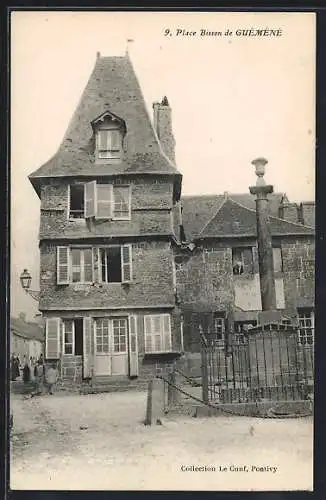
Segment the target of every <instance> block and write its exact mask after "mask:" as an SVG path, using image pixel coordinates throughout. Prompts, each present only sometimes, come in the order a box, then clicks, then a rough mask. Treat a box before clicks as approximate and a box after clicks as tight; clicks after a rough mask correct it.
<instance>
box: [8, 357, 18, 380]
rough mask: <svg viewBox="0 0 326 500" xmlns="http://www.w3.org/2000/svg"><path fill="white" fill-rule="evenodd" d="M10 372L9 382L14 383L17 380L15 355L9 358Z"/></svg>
mask: <svg viewBox="0 0 326 500" xmlns="http://www.w3.org/2000/svg"><path fill="white" fill-rule="evenodd" d="M10 372H11V374H10V375H11V377H10V378H11V380H12V381H14V380H16V378H17V358H16V356H15V353H13V354H12V355H11V358H10Z"/></svg>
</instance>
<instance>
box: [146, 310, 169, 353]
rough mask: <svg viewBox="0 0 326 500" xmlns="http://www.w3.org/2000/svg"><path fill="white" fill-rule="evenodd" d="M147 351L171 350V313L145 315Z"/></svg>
mask: <svg viewBox="0 0 326 500" xmlns="http://www.w3.org/2000/svg"><path fill="white" fill-rule="evenodd" d="M144 331H145V352H146V353H148V354H150V353H160V352H162V353H163V352H171V350H172V342H171V317H170V314H152V315H145V316H144Z"/></svg>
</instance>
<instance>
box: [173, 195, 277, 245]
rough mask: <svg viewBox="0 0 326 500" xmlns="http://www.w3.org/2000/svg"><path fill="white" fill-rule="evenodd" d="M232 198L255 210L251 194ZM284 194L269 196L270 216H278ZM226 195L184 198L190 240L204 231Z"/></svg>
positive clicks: (186, 226) (183, 203) (185, 222)
mask: <svg viewBox="0 0 326 500" xmlns="http://www.w3.org/2000/svg"><path fill="white" fill-rule="evenodd" d="M230 197H231V198H232V199H233V200H234V201H237V202H238V203H240V204H241V205H244V206H245V207H247V208H250V209H252V210H255V207H256V204H255V198H254V196H252V195H251V194H247V193H243V194H230ZM282 197H283V193H273V194H272V195H270V196H269V208H270V215H274V216H275V217H277V216H278V207H279V204H280V202H281V199H282ZM224 199H225V195H224V194H221V195H209V196H183V197H182V200H181V202H182V207H183V210H182V220H183V225H184V229H185V233H186V236H187V239H188V240H192V239H193V238H195V237H196V236H198V234H199V233H200V231H201V230H202V229H203V227H204V226H205V225H206V224H207V222H208V221H209V220H210V219H211V218H212V217H213V215H214V214H216V212H217V211H218V209H219V208H220V207H221V205H222V203H223V201H224Z"/></svg>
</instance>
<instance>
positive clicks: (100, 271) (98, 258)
mask: <svg viewBox="0 0 326 500" xmlns="http://www.w3.org/2000/svg"><path fill="white" fill-rule="evenodd" d="M109 248H119V249H120V269H121V281H103V279H102V259H101V251H105V252H106V250H108V249H109ZM124 248H129V263H125V262H124V261H123V249H124ZM96 252H97V267H98V281H99V283H104V284H106V285H111V284H115V285H120V284H122V283H130V282H131V281H132V244H131V243H127V244H124V245H101V246H98V247H96ZM127 265H129V266H130V280H126V279H125V271H124V268H125V267H126V266H127ZM105 274H106V277H107V276H108V266H107V259H105Z"/></svg>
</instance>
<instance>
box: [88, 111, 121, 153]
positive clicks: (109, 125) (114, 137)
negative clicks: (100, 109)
mask: <svg viewBox="0 0 326 500" xmlns="http://www.w3.org/2000/svg"><path fill="white" fill-rule="evenodd" d="M91 125H92V127H93V131H94V136H95V156H96V159H97V161H99V162H101V161H104V162H108V163H109V162H110V161H113V162H116V161H119V160H120V159H121V158H122V152H123V140H124V136H125V134H126V124H125V122H124V120H123V119H122V118H120V117H119V116H116V115H114V114H113V113H111V112H110V111H105V112H104V113H102V114H101V115H100V116H98V117H97V118H96V119H95V120H93V121H92V122H91Z"/></svg>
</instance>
